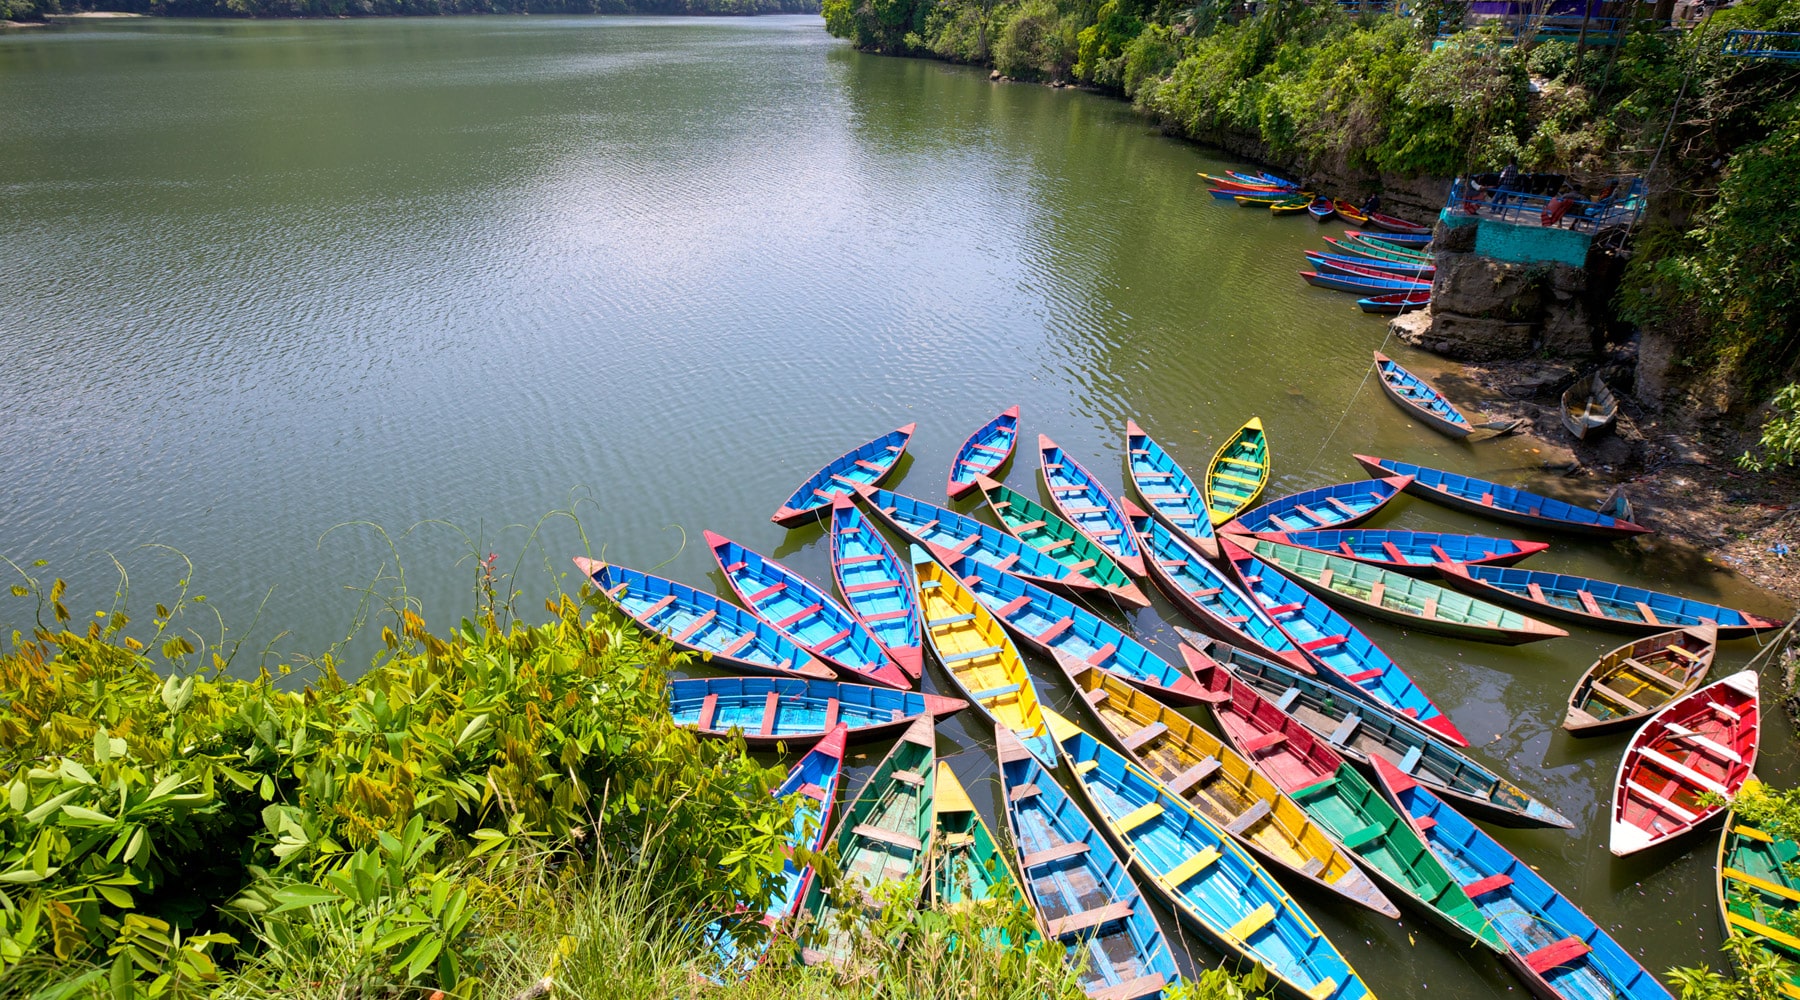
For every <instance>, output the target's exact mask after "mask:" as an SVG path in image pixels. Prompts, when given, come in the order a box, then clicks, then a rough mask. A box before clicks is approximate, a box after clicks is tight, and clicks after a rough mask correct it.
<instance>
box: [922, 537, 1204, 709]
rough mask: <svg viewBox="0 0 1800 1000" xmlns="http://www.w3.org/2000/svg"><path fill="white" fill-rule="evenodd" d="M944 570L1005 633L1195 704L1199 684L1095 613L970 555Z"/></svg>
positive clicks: (1049, 653) (1172, 698)
mask: <svg viewBox="0 0 1800 1000" xmlns="http://www.w3.org/2000/svg"><path fill="white" fill-rule="evenodd" d="M948 568H949V570H950V572H952V573H955V574H956V575H957V576H959V577H961V578H962V581H963V585H964V586H965V587H967V588H968V589H969V591H970V592H971V593H973V594H974V595H975V599H976V600H978V601H980V602H981V603H982V605H983V606H985V607H986V608H987V609H988V610H989V611H992V612H993V613H994V617H996V618H998V619H1000V622H1001V624H1003V625H1005V626H1006V628H1007V630H1008V631H1010V632H1012V634H1014V635H1016V636H1018V637H1019V638H1020V639H1022V640H1024V641H1025V642H1026V643H1028V644H1029V645H1030V646H1031V647H1032V648H1034V649H1036V650H1038V651H1039V652H1041V653H1043V654H1044V655H1045V656H1052V657H1054V656H1056V655H1058V654H1061V655H1064V656H1070V657H1073V658H1075V659H1077V660H1079V661H1081V662H1082V663H1085V664H1088V665H1089V666H1093V667H1098V668H1099V669H1101V670H1104V671H1106V672H1107V673H1110V674H1117V675H1118V676H1119V677H1121V678H1123V679H1125V680H1127V681H1130V682H1131V683H1132V684H1134V685H1136V686H1138V687H1141V688H1143V689H1144V690H1146V691H1150V692H1153V693H1155V694H1157V695H1159V696H1161V697H1163V698H1166V699H1168V700H1169V701H1174V702H1180V703H1181V704H1184V705H1193V704H1198V700H1199V697H1200V694H1201V692H1200V688H1199V687H1198V686H1197V685H1196V684H1195V683H1194V679H1193V678H1192V677H1189V676H1188V675H1187V672H1186V671H1185V670H1182V669H1180V668H1179V667H1176V666H1175V665H1173V664H1171V663H1170V662H1169V661H1167V660H1165V659H1163V658H1162V657H1160V656H1158V655H1156V654H1155V653H1153V652H1151V651H1150V650H1149V648H1148V647H1146V646H1145V645H1144V644H1143V643H1141V642H1139V641H1137V640H1136V639H1133V638H1132V637H1131V636H1130V635H1128V634H1126V633H1125V632H1124V630H1122V629H1120V628H1119V627H1118V626H1116V625H1114V624H1113V623H1111V622H1109V621H1107V620H1106V619H1104V618H1102V617H1100V616H1099V615H1096V614H1093V613H1091V612H1089V611H1086V610H1084V609H1083V608H1081V607H1080V606H1079V605H1077V604H1075V603H1074V602H1072V601H1066V600H1064V599H1062V598H1060V597H1058V596H1056V595H1055V594H1052V593H1050V592H1049V591H1047V590H1045V589H1043V588H1042V587H1034V586H1032V585H1031V584H1029V583H1026V582H1025V581H1024V580H1021V579H1019V578H1018V577H1016V576H1013V575H1012V574H1011V573H1002V572H1000V571H999V570H997V569H995V568H994V567H992V566H988V565H985V564H983V563H978V562H975V561H974V560H972V559H960V560H957V561H955V562H952V563H949V564H948Z"/></svg>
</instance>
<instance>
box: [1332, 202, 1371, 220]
mask: <svg viewBox="0 0 1800 1000" xmlns="http://www.w3.org/2000/svg"><path fill="white" fill-rule="evenodd" d="M1331 207H1332V210H1333V211H1335V212H1337V216H1338V218H1340V219H1343V220H1344V221H1345V222H1348V223H1349V224H1351V225H1353V226H1360V225H1362V224H1363V223H1365V222H1368V221H1369V217H1368V216H1366V215H1364V214H1363V213H1362V209H1360V208H1357V207H1356V206H1355V205H1354V204H1352V203H1350V202H1347V201H1345V200H1344V199H1342V198H1338V199H1336V200H1334V201H1333V202H1332V203H1331Z"/></svg>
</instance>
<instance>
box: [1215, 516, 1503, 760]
mask: <svg viewBox="0 0 1800 1000" xmlns="http://www.w3.org/2000/svg"><path fill="white" fill-rule="evenodd" d="M1219 545H1220V547H1221V548H1222V549H1223V550H1224V555H1225V559H1226V561H1228V562H1229V563H1230V564H1231V567H1232V569H1233V570H1234V571H1235V572H1236V573H1237V576H1238V579H1239V580H1240V581H1242V582H1243V584H1244V592H1245V593H1246V594H1249V595H1250V599H1251V600H1253V601H1255V602H1256V603H1257V604H1258V605H1260V606H1261V607H1262V609H1263V612H1264V613H1265V614H1267V615H1268V616H1269V617H1270V618H1273V619H1274V620H1275V624H1277V625H1280V626H1281V630H1282V631H1283V632H1285V633H1287V637H1288V638H1289V639H1292V640H1293V641H1294V645H1296V646H1299V647H1300V649H1301V650H1302V651H1303V652H1305V653H1306V655H1308V656H1310V657H1312V660H1313V662H1314V663H1316V664H1318V665H1319V666H1321V667H1324V668H1325V674H1324V676H1325V677H1326V678H1327V679H1328V680H1330V681H1332V682H1333V683H1336V684H1340V685H1343V686H1345V687H1347V688H1350V689H1352V690H1356V691H1361V692H1362V693H1363V694H1365V695H1367V696H1368V697H1370V698H1372V699H1374V700H1376V701H1379V702H1381V703H1382V704H1384V705H1387V706H1389V707H1390V708H1393V709H1394V710H1395V711H1398V712H1399V713H1401V714H1402V715H1404V716H1406V717H1407V718H1408V719H1411V720H1412V721H1414V722H1416V723H1418V724H1419V725H1421V726H1424V727H1425V728H1427V729H1429V730H1431V731H1432V732H1434V733H1436V734H1437V736H1438V738H1440V739H1444V740H1448V741H1450V742H1451V743H1454V744H1456V745H1457V746H1459V747H1466V746H1468V745H1469V740H1468V738H1467V737H1465V736H1463V734H1462V731H1461V730H1459V729H1457V728H1456V724H1455V723H1453V722H1451V721H1450V717H1449V716H1447V715H1445V714H1444V713H1443V712H1442V711H1441V710H1439V708H1438V707H1437V705H1436V704H1434V703H1433V702H1432V700H1431V699H1430V698H1428V697H1426V696H1425V692H1423V691H1421V690H1419V686H1418V685H1417V684H1415V683H1413V680H1412V678H1411V677H1408V676H1406V671H1404V670H1401V669H1400V665H1399V664H1398V663H1395V662H1394V661H1393V659H1392V658H1390V657H1389V656H1388V655H1387V654H1386V653H1384V652H1382V651H1381V647H1379V646H1377V645H1375V643H1373V642H1371V641H1370V640H1369V637H1368V636H1366V635H1363V633H1362V630H1360V629H1358V628H1357V627H1356V626H1354V625H1352V624H1350V623H1349V622H1348V621H1346V620H1345V619H1344V616H1343V615H1340V614H1338V613H1337V612H1336V611H1333V610H1331V608H1330V606H1328V605H1327V604H1326V603H1325V602H1324V601H1321V600H1319V599H1318V598H1316V597H1314V596H1312V595H1311V594H1309V593H1307V592H1306V589H1305V588H1304V587H1301V586H1300V585H1299V584H1297V583H1295V582H1294V581H1292V580H1289V579H1288V578H1287V577H1285V576H1283V575H1281V573H1280V572H1278V571H1276V570H1275V569H1273V568H1272V567H1270V566H1269V565H1268V564H1267V563H1264V562H1263V561H1262V560H1260V559H1258V558H1256V557H1255V556H1253V555H1251V554H1250V553H1248V552H1246V551H1244V549H1243V548H1241V547H1239V546H1238V545H1236V544H1234V543H1233V542H1232V540H1231V539H1230V538H1229V537H1226V538H1222V539H1220V540H1219Z"/></svg>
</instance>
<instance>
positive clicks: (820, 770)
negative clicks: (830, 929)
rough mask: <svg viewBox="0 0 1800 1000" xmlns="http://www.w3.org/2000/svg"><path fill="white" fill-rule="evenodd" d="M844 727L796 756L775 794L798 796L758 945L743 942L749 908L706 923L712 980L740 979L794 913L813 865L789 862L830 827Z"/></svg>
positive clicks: (820, 842)
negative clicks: (715, 968) (713, 967)
mask: <svg viewBox="0 0 1800 1000" xmlns="http://www.w3.org/2000/svg"><path fill="white" fill-rule="evenodd" d="M844 746H845V728H844V726H843V724H841V723H840V724H838V725H837V726H834V727H832V730H831V732H829V733H827V734H826V735H825V738H824V739H822V740H820V741H819V742H818V744H817V745H816V746H814V747H813V748H812V749H811V750H810V751H808V752H807V754H806V756H804V757H802V758H800V761H799V762H798V763H796V764H795V765H794V767H793V770H791V771H789V772H788V774H787V777H786V778H784V779H783V780H782V782H781V784H780V785H778V786H776V788H775V791H774V795H775V797H776V798H778V799H785V798H787V797H788V796H790V795H792V796H797V797H798V798H799V800H800V807H799V808H798V809H796V810H794V821H793V823H791V824H790V825H789V826H788V832H787V846H788V852H787V854H788V857H787V860H786V861H785V862H784V863H783V864H782V870H781V884H780V885H778V886H776V887H775V892H774V894H773V895H771V896H770V897H769V905H768V906H767V907H766V908H765V909H764V910H763V912H762V913H760V914H755V915H754V916H755V918H756V919H757V921H758V922H759V923H761V924H762V926H763V928H764V933H763V934H762V935H761V940H760V942H759V944H760V947H755V948H746V947H744V946H743V945H744V941H743V940H742V939H743V937H744V935H743V934H742V933H741V928H742V927H743V926H744V921H745V920H746V919H749V918H750V917H751V916H752V914H750V913H747V912H746V913H740V914H738V916H737V918H736V919H729V920H719V921H715V922H714V923H713V924H712V925H711V926H710V927H708V928H707V929H706V933H705V939H706V941H707V943H708V944H709V945H711V947H712V952H713V955H714V957H715V958H717V960H718V963H719V971H718V974H717V975H716V976H715V977H714V979H713V981H714V982H718V983H721V984H722V983H725V982H728V981H735V980H738V979H742V978H743V977H744V976H746V975H748V974H749V973H750V970H752V969H754V968H756V966H758V965H760V964H761V963H762V959H763V956H764V955H766V954H768V950H769V943H770V941H771V940H772V938H773V935H774V932H775V929H776V928H777V927H779V926H781V923H782V922H783V921H785V920H787V919H788V918H789V917H792V916H793V915H794V912H795V911H796V910H798V909H799V908H800V903H801V901H802V900H804V899H805V898H806V891H807V890H808V889H809V888H811V887H812V881H813V874H814V872H813V867H812V866H811V865H801V864H796V863H795V862H794V852H795V851H797V850H807V851H819V850H823V849H824V847H825V837H826V835H827V834H829V833H830V832H831V826H830V824H831V805H832V803H833V802H835V801H836V800H837V788H838V780H839V779H840V778H841V777H842V776H843V773H844Z"/></svg>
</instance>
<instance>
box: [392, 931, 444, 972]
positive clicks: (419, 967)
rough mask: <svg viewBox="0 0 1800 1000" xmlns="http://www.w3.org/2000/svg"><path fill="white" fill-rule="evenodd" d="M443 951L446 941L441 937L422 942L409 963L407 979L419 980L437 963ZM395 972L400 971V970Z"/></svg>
mask: <svg viewBox="0 0 1800 1000" xmlns="http://www.w3.org/2000/svg"><path fill="white" fill-rule="evenodd" d="M443 950H444V939H443V938H441V937H428V938H426V939H424V940H423V941H420V942H419V943H418V944H417V945H416V946H414V948H413V950H412V961H411V962H409V963H407V966H406V978H407V979H408V980H409V981H410V980H414V979H417V978H419V974H420V973H422V972H424V971H425V970H426V969H429V968H431V963H433V962H435V961H437V957H438V952H440V951H443ZM395 971H399V970H398V968H396V969H395Z"/></svg>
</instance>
